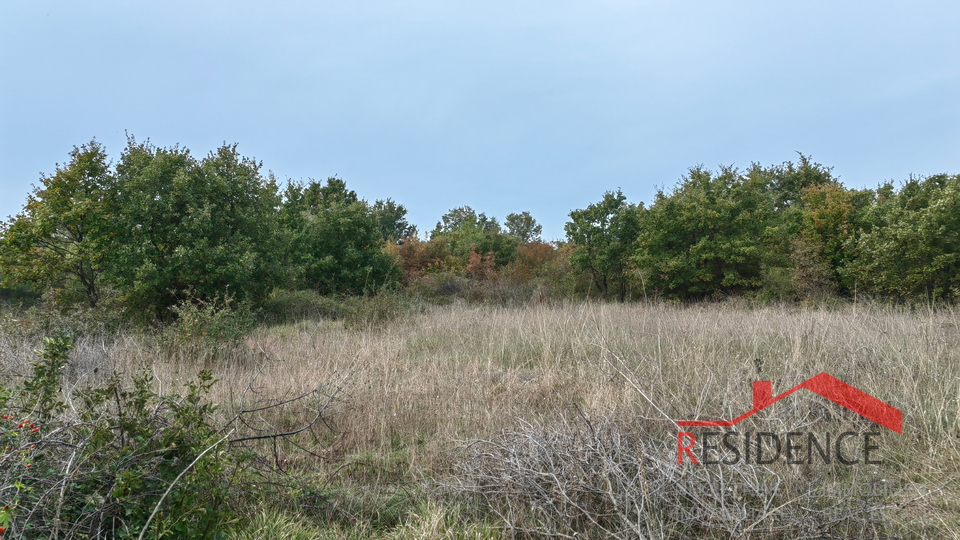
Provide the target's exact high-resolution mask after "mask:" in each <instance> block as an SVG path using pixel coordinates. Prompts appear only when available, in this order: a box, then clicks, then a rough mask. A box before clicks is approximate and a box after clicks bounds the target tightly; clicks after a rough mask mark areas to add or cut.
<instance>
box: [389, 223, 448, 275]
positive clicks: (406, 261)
mask: <svg viewBox="0 0 960 540" xmlns="http://www.w3.org/2000/svg"><path fill="white" fill-rule="evenodd" d="M389 252H390V253H392V254H393V257H394V260H395V261H396V263H397V265H398V266H400V269H401V271H402V272H403V278H402V281H403V283H404V284H407V283H410V282H411V281H412V280H413V279H415V278H417V277H419V276H422V275H424V274H426V273H429V272H435V271H441V270H450V269H454V268H456V267H457V262H456V261H455V260H454V258H453V254H452V253H450V248H449V247H448V246H447V243H446V241H445V240H444V239H443V237H438V238H434V239H432V240H429V241H423V240H420V238H419V237H417V236H416V235H414V236H408V237H406V238H404V239H403V241H402V242H401V243H400V244H398V245H393V246H390V247H389Z"/></svg>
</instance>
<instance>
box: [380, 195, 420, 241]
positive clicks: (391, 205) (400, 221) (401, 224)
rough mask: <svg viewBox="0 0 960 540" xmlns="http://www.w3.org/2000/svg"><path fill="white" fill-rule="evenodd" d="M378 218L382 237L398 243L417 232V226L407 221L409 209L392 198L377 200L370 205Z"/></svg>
mask: <svg viewBox="0 0 960 540" xmlns="http://www.w3.org/2000/svg"><path fill="white" fill-rule="evenodd" d="M370 211H371V213H372V214H373V216H374V218H375V219H376V220H377V224H378V226H379V231H380V238H381V239H383V240H384V241H388V242H392V243H396V242H398V241H400V240H403V239H404V238H407V237H409V236H413V235H415V234H416V233H417V228H416V227H415V226H413V225H412V224H411V223H410V222H409V221H407V209H406V208H404V206H403V205H402V204H397V203H396V202H394V201H393V200H392V199H386V200H377V201H376V202H375V203H373V206H371V207H370Z"/></svg>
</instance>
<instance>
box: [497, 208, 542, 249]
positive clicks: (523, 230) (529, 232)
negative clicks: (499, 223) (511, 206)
mask: <svg viewBox="0 0 960 540" xmlns="http://www.w3.org/2000/svg"><path fill="white" fill-rule="evenodd" d="M504 225H506V227H507V232H508V233H509V234H512V235H513V236H516V237H517V238H519V239H520V242H521V243H523V244H528V243H530V242H539V241H540V233H541V232H543V227H541V226H540V225H539V224H538V223H537V220H535V219H533V216H531V215H530V212H522V213H520V214H507V220H506V221H504Z"/></svg>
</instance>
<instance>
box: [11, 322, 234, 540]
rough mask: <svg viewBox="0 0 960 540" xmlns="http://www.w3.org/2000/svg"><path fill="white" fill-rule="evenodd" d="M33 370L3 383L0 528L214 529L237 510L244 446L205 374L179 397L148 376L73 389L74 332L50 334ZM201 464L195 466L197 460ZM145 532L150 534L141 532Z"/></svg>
mask: <svg viewBox="0 0 960 540" xmlns="http://www.w3.org/2000/svg"><path fill="white" fill-rule="evenodd" d="M44 343H45V348H44V349H43V350H41V351H38V355H39V357H40V359H39V361H37V362H35V363H34V370H33V375H32V377H30V378H29V379H28V380H27V381H25V383H24V384H23V385H22V386H21V387H14V388H7V387H4V386H0V409H2V410H3V416H2V420H0V422H2V424H0V425H2V430H0V448H3V449H4V450H3V451H2V453H0V507H2V508H3V510H2V512H0V526H2V527H3V528H4V529H6V534H7V537H8V538H57V539H74V538H77V539H79V538H137V537H138V535H139V536H140V537H144V538H151V539H160V538H183V539H201V538H202V539H207V538H210V539H214V538H221V537H222V536H221V533H220V531H222V530H225V529H226V528H227V526H228V525H229V524H230V523H232V522H234V521H235V520H236V519H238V514H237V510H238V509H239V508H240V507H241V506H240V505H239V504H238V500H237V499H238V493H239V490H237V489H236V488H237V483H238V481H239V478H240V477H241V476H242V472H243V470H244V469H245V468H246V466H247V465H248V462H249V461H250V457H251V456H250V454H248V453H244V452H238V451H229V450H228V449H227V448H226V445H225V444H224V441H225V439H226V436H224V434H222V433H221V432H220V431H219V430H218V429H216V428H215V427H214V426H213V425H212V423H211V414H212V413H213V412H214V410H215V408H216V407H215V406H214V405H213V404H211V403H209V402H207V401H206V400H205V398H204V396H205V395H206V393H207V391H208V390H209V389H210V387H211V385H213V383H214V380H213V378H212V377H211V376H210V374H209V373H208V372H201V373H200V375H199V376H198V378H197V380H196V381H195V382H193V383H190V384H188V385H187V391H186V393H185V394H183V395H169V396H161V395H158V394H156V393H155V392H154V391H152V390H151V389H150V381H151V378H152V377H151V376H149V375H146V374H144V375H141V376H138V377H135V378H134V380H133V386H132V388H128V387H126V386H125V385H124V384H122V383H121V379H120V377H119V376H114V377H111V378H110V379H109V380H108V382H107V383H106V384H105V385H103V386H101V387H98V388H91V389H87V390H83V391H79V392H77V396H75V397H76V398H79V399H71V400H70V404H71V411H72V414H71V415H66V414H64V411H65V410H66V408H67V403H68V401H67V399H66V397H67V396H64V395H63V394H62V393H61V390H60V382H61V381H60V379H61V374H62V372H63V369H64V367H65V366H66V364H67V361H68V358H69V356H68V355H69V351H70V350H71V349H72V347H73V342H72V340H71V339H70V338H66V337H58V338H45V339H44ZM201 461H202V463H200V462H201ZM141 531H144V533H145V534H141Z"/></svg>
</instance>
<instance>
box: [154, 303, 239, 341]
mask: <svg viewBox="0 0 960 540" xmlns="http://www.w3.org/2000/svg"><path fill="white" fill-rule="evenodd" d="M170 311H172V312H173V314H174V315H175V316H176V319H175V320H174V322H173V324H172V325H171V326H170V327H169V329H168V332H171V333H172V334H173V336H174V337H176V338H177V339H181V340H186V341H190V340H193V339H205V340H211V341H216V342H220V341H239V340H240V339H241V338H242V337H243V335H244V333H246V331H247V330H249V329H250V327H252V326H253V323H254V317H253V313H252V312H251V310H250V307H249V305H248V304H245V303H244V304H237V303H236V302H234V301H233V299H232V298H231V297H230V296H222V297H220V296H218V297H214V298H213V299H211V300H210V301H208V302H204V301H202V300H198V299H190V300H184V301H182V302H180V303H178V304H177V305H175V306H173V307H171V308H170Z"/></svg>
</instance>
